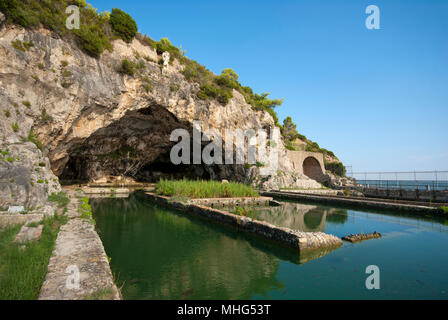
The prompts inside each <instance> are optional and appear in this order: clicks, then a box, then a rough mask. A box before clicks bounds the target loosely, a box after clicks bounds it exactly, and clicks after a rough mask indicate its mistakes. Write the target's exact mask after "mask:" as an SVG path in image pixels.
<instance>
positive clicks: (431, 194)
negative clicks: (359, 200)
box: [361, 188, 448, 202]
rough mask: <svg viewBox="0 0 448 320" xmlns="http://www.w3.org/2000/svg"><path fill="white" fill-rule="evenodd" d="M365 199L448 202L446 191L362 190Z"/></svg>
mask: <svg viewBox="0 0 448 320" xmlns="http://www.w3.org/2000/svg"><path fill="white" fill-rule="evenodd" d="M361 191H362V192H363V194H364V195H365V196H366V197H374V198H386V199H398V200H417V201H432V202H448V191H441V190H440V191H439V190H437V191H436V190H391V189H376V188H375V189H373V188H362V190H361Z"/></svg>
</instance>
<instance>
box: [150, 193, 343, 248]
mask: <svg viewBox="0 0 448 320" xmlns="http://www.w3.org/2000/svg"><path fill="white" fill-rule="evenodd" d="M146 195H147V197H148V198H149V199H151V200H152V201H154V202H156V203H159V204H162V205H165V206H168V207H171V208H173V209H176V210H180V211H183V212H188V213H192V214H195V215H197V216H201V217H204V218H207V219H209V220H212V221H215V222H219V223H222V224H226V225H229V226H232V227H236V228H237V229H240V230H243V231H245V232H249V233H253V234H256V235H259V236H261V237H263V238H265V239H268V240H272V241H274V242H277V243H279V244H282V245H286V246H288V247H292V248H294V249H298V251H299V252H304V251H309V250H316V249H323V248H336V247H339V246H341V245H342V240H341V239H339V238H338V237H336V236H333V235H330V234H326V233H322V232H300V231H297V230H291V229H288V228H282V227H277V226H274V225H272V224H270V223H268V222H264V221H257V220H252V219H251V218H248V217H242V216H238V215H235V214H232V213H230V212H227V211H223V210H218V209H214V208H211V207H206V206H201V205H196V204H188V203H185V204H184V203H182V202H177V201H172V200H170V198H168V197H164V196H159V195H156V194H153V193H149V192H147V193H146Z"/></svg>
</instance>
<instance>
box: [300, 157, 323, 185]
mask: <svg viewBox="0 0 448 320" xmlns="http://www.w3.org/2000/svg"><path fill="white" fill-rule="evenodd" d="M302 166H303V174H304V175H306V176H307V177H308V178H310V179H313V180H316V181H318V182H321V181H322V180H323V172H322V168H321V166H320V164H319V161H318V160H317V159H316V158H315V157H307V158H306V159H305V160H303V164H302Z"/></svg>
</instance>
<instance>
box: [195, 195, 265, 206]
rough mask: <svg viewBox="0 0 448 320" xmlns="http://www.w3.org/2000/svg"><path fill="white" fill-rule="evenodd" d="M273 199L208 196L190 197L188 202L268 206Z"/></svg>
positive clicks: (211, 204)
mask: <svg viewBox="0 0 448 320" xmlns="http://www.w3.org/2000/svg"><path fill="white" fill-rule="evenodd" d="M271 200H272V198H271V197H240V198H207V199H190V200H188V204H196V205H201V206H209V207H212V208H215V207H226V206H234V205H236V206H240V205H252V206H268V205H269V202H270V201H271Z"/></svg>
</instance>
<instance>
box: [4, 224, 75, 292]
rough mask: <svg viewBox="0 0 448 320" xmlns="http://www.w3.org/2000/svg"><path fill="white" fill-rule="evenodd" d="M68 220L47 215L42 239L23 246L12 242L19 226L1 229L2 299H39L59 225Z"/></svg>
mask: <svg viewBox="0 0 448 320" xmlns="http://www.w3.org/2000/svg"><path fill="white" fill-rule="evenodd" d="M65 222H66V217H59V216H55V217H52V218H45V219H44V220H43V222H42V224H43V225H44V228H43V231H42V237H41V239H40V240H39V242H29V243H27V244H26V245H25V248H24V249H21V248H20V245H19V244H17V243H13V242H12V241H13V240H14V237H15V236H16V234H17V233H18V232H19V230H20V228H21V226H20V225H19V226H13V227H9V228H7V229H5V230H3V231H0V288H1V290H0V300H35V299H37V298H38V296H39V293H40V288H41V287H42V283H43V282H44V280H45V275H46V273H47V266H48V261H49V259H50V256H51V253H52V251H53V248H54V244H55V242H56V237H57V234H58V232H59V228H60V226H61V225H63V224H64V223H65Z"/></svg>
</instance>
